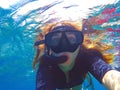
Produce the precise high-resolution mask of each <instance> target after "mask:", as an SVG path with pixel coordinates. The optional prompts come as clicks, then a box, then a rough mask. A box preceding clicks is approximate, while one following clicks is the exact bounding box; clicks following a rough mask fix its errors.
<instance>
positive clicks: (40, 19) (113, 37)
mask: <svg viewBox="0 0 120 90" xmlns="http://www.w3.org/2000/svg"><path fill="white" fill-rule="evenodd" d="M62 20H71V21H75V22H77V23H79V24H80V25H82V26H83V32H84V33H85V35H86V37H89V41H88V40H86V42H85V44H86V45H87V46H88V47H92V46H93V43H94V44H96V47H97V46H98V47H103V49H100V50H101V52H102V53H104V55H105V57H106V58H107V59H109V60H108V63H109V64H110V65H111V66H112V67H113V68H115V69H117V70H119V71H120V0H91V1H90V0H0V90H35V83H36V70H34V69H33V68H32V62H33V59H34V55H35V52H36V48H35V47H34V42H35V39H36V36H37V35H38V34H39V33H40V32H42V30H38V29H40V28H41V27H42V26H44V25H45V24H47V23H51V22H54V21H62ZM90 26H91V27H90ZM87 41H88V42H87ZM90 77H91V83H90V84H89V83H88V82H87V80H85V81H84V83H83V89H82V90H107V89H106V88H105V87H104V86H103V85H102V84H101V83H100V82H98V81H97V80H96V79H95V78H94V77H93V76H92V75H90ZM91 87H92V88H91Z"/></svg>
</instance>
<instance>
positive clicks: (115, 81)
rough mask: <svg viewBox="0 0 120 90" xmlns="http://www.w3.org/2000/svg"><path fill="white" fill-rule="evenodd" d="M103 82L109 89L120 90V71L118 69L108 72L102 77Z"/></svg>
mask: <svg viewBox="0 0 120 90" xmlns="http://www.w3.org/2000/svg"><path fill="white" fill-rule="evenodd" d="M102 83H103V84H104V85H105V86H106V87H107V88H108V89H109V90H120V72H119V71H117V70H110V71H108V72H106V73H105V75H104V76H103V78H102Z"/></svg>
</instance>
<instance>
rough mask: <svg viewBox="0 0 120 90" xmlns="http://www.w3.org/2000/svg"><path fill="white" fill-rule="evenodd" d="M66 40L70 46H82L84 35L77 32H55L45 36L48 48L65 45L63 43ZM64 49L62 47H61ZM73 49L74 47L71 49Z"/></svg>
mask: <svg viewBox="0 0 120 90" xmlns="http://www.w3.org/2000/svg"><path fill="white" fill-rule="evenodd" d="M64 39H65V40H66V42H67V44H68V46H69V45H76V44H77V45H80V44H82V42H83V34H82V32H81V31H77V30H66V31H53V32H50V33H48V34H47V35H46V36H45V43H46V45H47V46H48V47H56V46H60V45H63V44H61V43H64V42H62V41H64ZM60 47H62V46H60ZM71 48H72V47H71Z"/></svg>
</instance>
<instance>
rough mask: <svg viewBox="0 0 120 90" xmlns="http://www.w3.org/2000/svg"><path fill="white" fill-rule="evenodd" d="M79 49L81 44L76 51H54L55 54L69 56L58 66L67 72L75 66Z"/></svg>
mask: <svg viewBox="0 0 120 90" xmlns="http://www.w3.org/2000/svg"><path fill="white" fill-rule="evenodd" d="M79 49H80V46H79V47H78V48H77V49H76V50H75V51H74V52H62V53H59V54H56V53H54V55H55V56H62V55H65V56H67V61H66V62H64V63H62V64H58V66H59V67H60V69H62V71H64V72H67V71H70V70H71V69H72V68H73V66H74V64H75V59H76V57H77V55H78V53H79Z"/></svg>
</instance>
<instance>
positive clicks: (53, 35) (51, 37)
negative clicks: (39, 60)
mask: <svg viewBox="0 0 120 90" xmlns="http://www.w3.org/2000/svg"><path fill="white" fill-rule="evenodd" d="M83 38H84V37H83V33H82V32H81V31H78V30H76V29H75V28H74V27H72V26H67V25H63V26H57V27H55V28H53V29H52V31H51V32H49V33H48V34H46V35H45V40H42V41H37V42H35V46H37V45H39V44H43V43H44V44H45V45H46V47H47V49H48V50H47V55H49V50H52V51H53V52H55V53H61V52H74V51H75V50H76V49H77V48H78V46H79V45H81V44H82V42H83Z"/></svg>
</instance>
